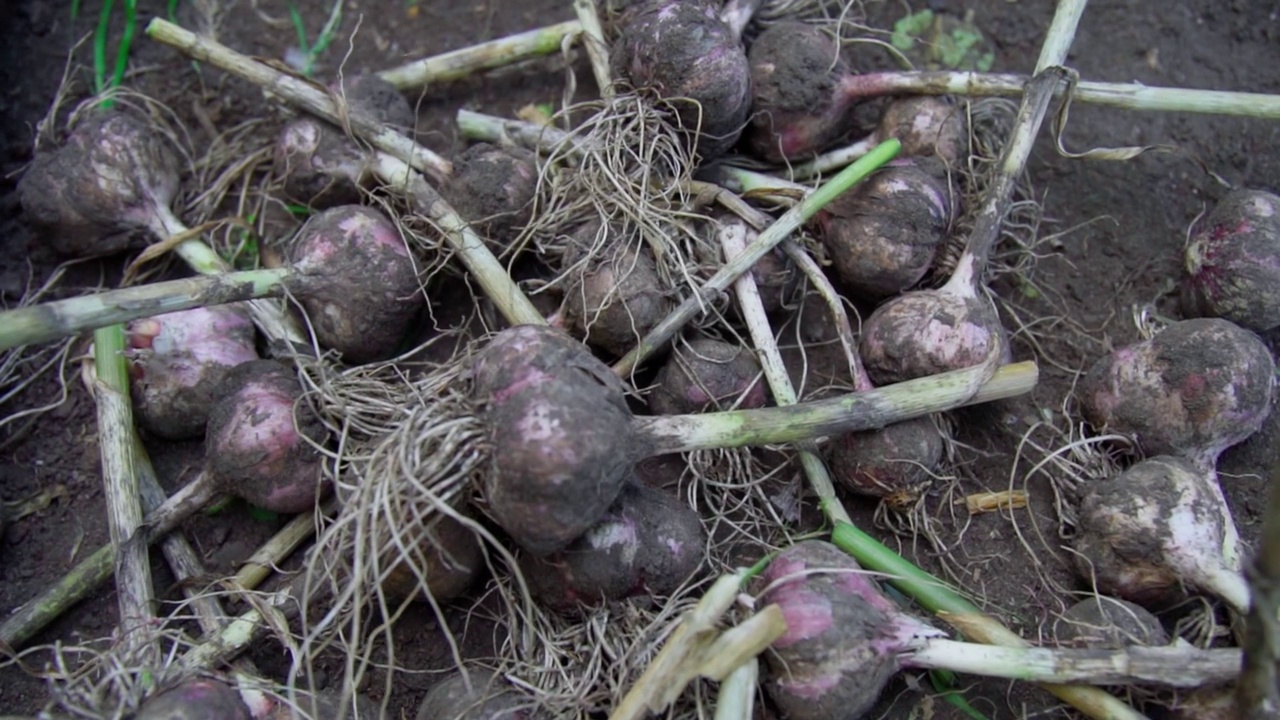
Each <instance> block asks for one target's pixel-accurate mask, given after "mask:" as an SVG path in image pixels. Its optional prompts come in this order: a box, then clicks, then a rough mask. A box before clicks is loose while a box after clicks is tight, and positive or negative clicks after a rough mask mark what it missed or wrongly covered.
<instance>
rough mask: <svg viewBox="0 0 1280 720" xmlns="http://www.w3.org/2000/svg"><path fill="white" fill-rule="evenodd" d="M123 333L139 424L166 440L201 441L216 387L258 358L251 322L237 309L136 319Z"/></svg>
mask: <svg viewBox="0 0 1280 720" xmlns="http://www.w3.org/2000/svg"><path fill="white" fill-rule="evenodd" d="M125 332H126V334H127V337H128V350H127V355H128V359H129V377H130V388H131V397H132V398H133V409H134V413H135V415H136V417H137V420H138V424H139V425H141V426H142V427H144V428H146V429H147V431H148V432H150V433H152V434H154V435H156V436H158V437H162V438H165V439H168V440H181V439H187V438H195V437H200V436H202V435H203V434H204V429H205V424H206V423H207V422H208V421H209V411H210V408H211V407H212V406H213V402H214V400H215V399H216V398H215V397H214V394H213V393H214V390H215V389H216V388H217V386H218V384H219V383H221V382H222V380H223V379H224V378H225V377H226V376H227V373H228V372H229V371H230V370H231V368H233V367H236V366H237V365H240V364H242V363H246V362H249V361H250V360H257V359H258V352H257V350H256V349H255V347H254V328H253V321H252V320H250V319H249V315H248V313H246V312H245V310H244V309H243V308H242V307H240V306H238V305H218V306H215V307H208V308H194V309H191V310H183V311H179V312H175V313H169V314H166V315H157V316H156V317H153V318H146V319H143V320H135V321H133V322H131V323H129V324H128V325H127V326H126V329H125Z"/></svg>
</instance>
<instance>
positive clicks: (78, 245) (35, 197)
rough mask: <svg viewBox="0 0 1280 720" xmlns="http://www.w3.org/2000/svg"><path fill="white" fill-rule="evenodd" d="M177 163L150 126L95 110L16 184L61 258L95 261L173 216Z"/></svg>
mask: <svg viewBox="0 0 1280 720" xmlns="http://www.w3.org/2000/svg"><path fill="white" fill-rule="evenodd" d="M177 194H178V157H177V155H176V154H175V153H174V151H173V149H172V148H171V147H170V146H169V144H168V140H167V139H166V138H165V137H164V136H162V135H161V134H160V133H159V132H158V131H156V130H155V129H154V128H153V127H152V126H150V125H149V124H148V123H147V121H145V120H143V119H141V118H138V117H135V116H134V115H132V114H129V113H127V112H126V111H123V110H111V111H97V112H94V113H93V114H91V115H89V116H88V117H87V118H86V119H85V120H84V121H82V122H81V123H80V124H78V125H77V126H76V127H75V129H74V130H73V131H72V132H71V135H70V136H69V137H68V138H67V141H66V144H65V145H63V146H62V147H61V148H59V149H58V150H55V151H53V152H48V153H41V154H39V155H37V156H36V159H35V162H34V163H32V165H31V167H30V168H29V169H28V170H27V172H26V174H25V175H23V177H22V180H20V181H19V183H18V195H19V198H20V199H21V202H22V207H23V210H24V211H25V213H26V216H27V218H28V219H29V220H30V221H31V222H32V223H33V224H35V225H38V226H40V227H42V228H44V229H46V230H48V231H49V239H50V241H51V243H52V244H53V248H54V250H55V251H56V252H58V253H59V254H61V255H64V256H72V257H91V256H97V255H104V254H108V253H112V252H117V251H119V250H122V249H124V248H127V247H130V246H132V245H133V244H134V242H133V241H132V240H131V238H130V235H129V233H131V232H133V231H137V230H145V229H150V230H153V231H155V232H157V233H159V234H162V235H163V234H166V233H165V231H164V229H163V228H162V227H161V225H160V223H159V222H158V218H159V217H161V216H162V215H170V214H171V211H170V209H169V205H170V203H171V202H173V199H174V197H176V196H177Z"/></svg>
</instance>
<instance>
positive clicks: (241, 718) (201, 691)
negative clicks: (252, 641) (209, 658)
mask: <svg viewBox="0 0 1280 720" xmlns="http://www.w3.org/2000/svg"><path fill="white" fill-rule="evenodd" d="M133 717H134V720H249V717H250V715H249V708H248V707H246V706H245V704H244V702H243V701H242V700H241V699H240V695H239V693H237V692H236V691H235V690H232V689H231V688H230V687H229V686H228V685H226V684H225V683H222V682H219V681H217V680H210V679H207V678H192V679H190V680H185V681H183V682H182V683H181V684H179V685H176V686H174V687H172V688H169V689H167V690H164V691H161V692H159V693H157V694H155V695H153V696H151V697H149V698H147V699H146V700H144V701H143V703H142V706H141V707H139V708H138V712H137V714H136V715H134V716H133Z"/></svg>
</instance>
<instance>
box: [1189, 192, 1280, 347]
mask: <svg viewBox="0 0 1280 720" xmlns="http://www.w3.org/2000/svg"><path fill="white" fill-rule="evenodd" d="M1183 258H1184V262H1185V270H1186V276H1185V277H1184V278H1183V286H1182V289H1183V296H1182V301H1183V302H1182V304H1183V310H1184V311H1185V312H1186V313H1187V314H1188V315H1192V316H1204V317H1219V318H1224V319H1226V320H1230V321H1231V322H1233V323H1236V324H1237V325H1239V326H1241V327H1243V328H1246V329H1248V330H1253V331H1255V332H1260V333H1265V332H1267V331H1268V330H1271V329H1273V328H1276V327H1280V196H1277V195H1274V194H1272V193H1269V192H1262V191H1260V190H1233V191H1231V192H1229V193H1227V194H1226V196H1225V197H1223V198H1222V200H1220V201H1219V202H1218V204H1217V205H1216V206H1214V208H1213V210H1212V211H1210V213H1209V215H1208V216H1207V217H1205V218H1204V220H1203V221H1202V222H1201V223H1199V225H1198V227H1197V228H1196V229H1195V232H1194V233H1193V234H1192V235H1191V237H1190V238H1189V239H1188V242H1187V247H1186V249H1185V251H1184V253H1183Z"/></svg>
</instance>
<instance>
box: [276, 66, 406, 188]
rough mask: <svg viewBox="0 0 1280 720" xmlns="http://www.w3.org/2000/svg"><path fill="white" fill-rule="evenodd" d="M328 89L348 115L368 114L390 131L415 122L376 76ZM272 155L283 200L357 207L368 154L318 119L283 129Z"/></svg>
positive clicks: (400, 100) (397, 96)
mask: <svg viewBox="0 0 1280 720" xmlns="http://www.w3.org/2000/svg"><path fill="white" fill-rule="evenodd" d="M329 91H330V92H332V93H333V94H334V95H335V96H337V97H339V99H342V98H344V97H345V100H346V103H347V111H348V112H352V113H362V114H365V115H368V116H370V117H372V118H374V119H376V120H378V121H379V122H381V123H383V124H385V125H388V126H390V127H392V128H393V129H399V130H402V131H407V130H411V129H412V128H413V126H414V122H415V121H416V115H415V113H414V111H413V108H412V107H410V105H409V102H408V101H407V100H405V98H404V96H403V95H401V94H400V92H399V91H398V90H396V89H395V87H394V86H392V85H391V84H390V83H388V82H386V81H385V80H382V79H381V78H379V77H377V76H376V75H361V76H354V77H350V78H344V81H343V83H342V85H341V86H339V85H338V83H333V84H331V85H330V86H329ZM274 153H275V154H274V156H273V158H274V172H275V175H276V177H278V178H279V179H280V182H281V186H282V187H281V190H282V191H283V193H284V195H285V197H286V198H288V199H289V200H292V201H294V202H297V203H301V204H303V205H307V206H308V207H312V208H317V209H324V208H329V207H334V206H336V205H350V204H354V203H358V202H359V201H360V197H361V191H360V188H361V187H362V186H364V185H365V184H366V183H367V182H368V179H369V172H368V170H367V165H368V159H367V158H368V150H367V149H366V148H365V147H363V146H362V145H361V144H360V143H357V142H356V141H354V140H353V139H352V138H351V137H350V136H348V135H347V133H346V132H345V131H344V130H343V129H342V128H340V127H338V126H336V125H333V124H330V123H327V122H324V121H323V120H318V119H315V118H307V117H304V118H299V119H297V120H294V121H293V122H291V123H289V124H288V125H286V126H285V127H284V129H283V130H281V131H280V136H279V138H278V139H277V140H276V145H275V151H274Z"/></svg>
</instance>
